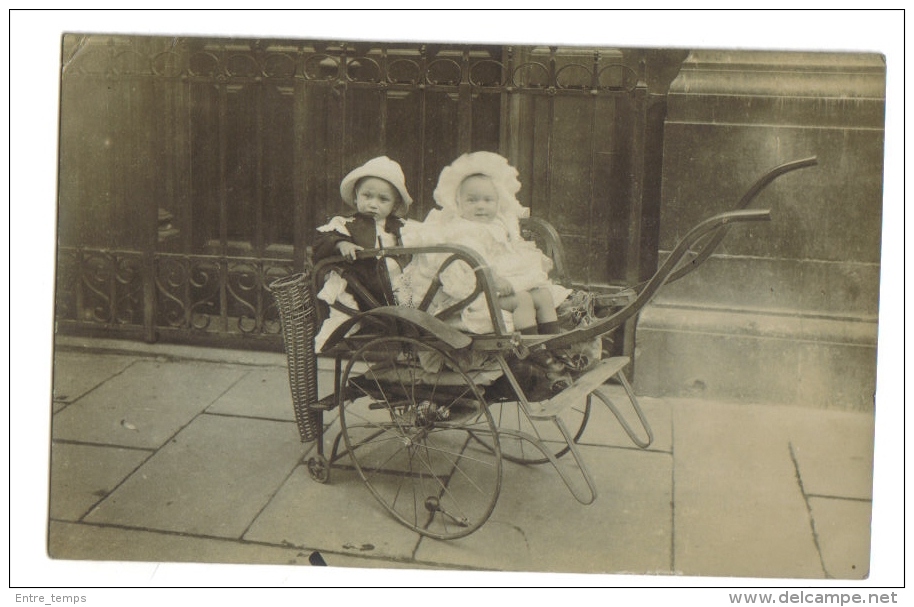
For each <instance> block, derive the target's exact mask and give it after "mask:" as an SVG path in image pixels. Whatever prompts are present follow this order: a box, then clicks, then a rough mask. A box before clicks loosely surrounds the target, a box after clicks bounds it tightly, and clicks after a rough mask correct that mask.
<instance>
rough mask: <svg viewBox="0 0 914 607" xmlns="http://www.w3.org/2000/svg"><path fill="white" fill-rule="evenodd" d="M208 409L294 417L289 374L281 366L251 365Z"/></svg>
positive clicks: (256, 415)
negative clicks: (256, 366)
mask: <svg viewBox="0 0 914 607" xmlns="http://www.w3.org/2000/svg"><path fill="white" fill-rule="evenodd" d="M206 410H207V412H209V413H222V414H227V415H241V416H246V417H259V418H263V419H279V420H285V421H295V410H294V409H293V407H292V392H291V390H290V389H289V374H288V372H287V371H286V370H285V369H281V368H267V369H256V368H255V369H251V370H249V371H248V372H247V373H246V374H245V375H244V377H242V378H241V379H239V380H238V382H236V383H235V384H234V385H232V387H231V388H229V389H228V390H227V391H226V392H225V393H224V394H222V395H221V396H219V398H217V399H216V401H215V402H214V403H213V404H211V405H210V406H209V407H207V409H206Z"/></svg>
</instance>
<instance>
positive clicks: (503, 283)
mask: <svg viewBox="0 0 914 607" xmlns="http://www.w3.org/2000/svg"><path fill="white" fill-rule="evenodd" d="M495 294H496V295H498V296H499V297H507V296H508V295H513V294H514V287H512V286H511V283H510V282H508V281H507V280H505V279H504V278H499V277H498V276H496V277H495Z"/></svg>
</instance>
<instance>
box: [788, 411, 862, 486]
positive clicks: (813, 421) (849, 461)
mask: <svg viewBox="0 0 914 607" xmlns="http://www.w3.org/2000/svg"><path fill="white" fill-rule="evenodd" d="M789 416H790V420H791V421H790V425H789V432H790V442H791V446H792V448H793V453H794V457H795V458H796V460H797V467H798V468H799V471H800V478H801V479H802V481H803V490H804V491H805V492H806V494H807V495H809V496H824V497H846V498H855V499H863V500H869V499H871V498H872V496H873V446H874V445H873V442H874V440H873V439H874V436H875V423H874V422H875V420H874V417H873V416H872V415H871V414H868V413H844V412H840V411H820V410H815V409H812V410H798V411H793V412H790V413H789Z"/></svg>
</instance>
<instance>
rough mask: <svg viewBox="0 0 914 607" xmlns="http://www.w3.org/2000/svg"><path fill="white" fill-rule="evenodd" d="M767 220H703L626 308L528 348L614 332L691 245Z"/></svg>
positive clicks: (743, 215) (753, 216)
mask: <svg viewBox="0 0 914 607" xmlns="http://www.w3.org/2000/svg"><path fill="white" fill-rule="evenodd" d="M770 219H771V212H770V211H769V210H767V209H765V210H742V211H729V212H727V213H721V214H719V215H715V216H713V217H710V218H708V219H705V220H704V221H702V222H701V223H699V224H698V225H696V226H695V227H693V228H692V229H691V230H689V232H688V233H687V234H686V235H685V236H684V237H683V238H682V240H680V241H679V244H678V245H676V248H675V249H673V252H672V253H670V256H669V257H668V258H667V260H666V261H665V262H664V263H663V265H662V266H660V269H658V270H657V272H655V273H654V275H653V276H652V277H651V279H650V280H649V281H648V282H647V284H646V285H645V286H644V288H643V289H642V290H641V292H639V293H638V296H637V297H635V299H633V300H632V301H631V302H630V303H629V304H628V305H626V306H625V307H624V308H622V309H621V310H619V311H617V312H616V313H615V314H612V315H610V316H607V317H606V318H601V319H600V320H598V321H596V322H594V323H592V324H590V325H587V326H584V327H579V328H577V329H573V330H571V331H568V332H566V333H562V334H560V335H557V336H556V337H552V338H549V339H546V340H544V341H542V342H539V343H538V344H536V346H535V347H531V350H536V349H557V348H566V347H568V346H570V345H571V344H574V343H580V342H584V341H588V340H591V339H593V338H595V337H599V336H600V335H604V334H606V333H609V332H610V331H613V330H614V329H616V328H617V327H619V326H621V325H622V324H623V323H624V322H626V321H627V320H628V319H630V318H632V317H633V316H635V315H636V314H638V313H639V312H640V311H641V308H643V307H644V306H646V305H647V304H648V303H649V302H650V301H651V300H652V299H653V298H654V296H655V295H656V294H657V291H658V290H659V289H660V287H662V286H663V285H664V284H666V283H667V282H669V280H670V277H671V276H672V274H673V270H674V269H675V268H676V266H677V265H678V264H679V261H680V260H681V259H682V257H683V256H684V255H685V254H686V253H687V252H688V250H689V247H691V246H692V245H694V244H695V243H696V242H697V241H698V240H700V239H701V238H703V237H705V236H707V235H708V234H712V233H714V232H715V231H723V230H725V229H726V228H727V227H728V226H729V225H730V224H731V223H734V222H743V221H768V220H770Z"/></svg>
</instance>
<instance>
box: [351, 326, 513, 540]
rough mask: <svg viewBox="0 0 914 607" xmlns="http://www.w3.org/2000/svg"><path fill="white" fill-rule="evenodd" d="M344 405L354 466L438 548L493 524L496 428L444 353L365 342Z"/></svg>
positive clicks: (397, 342)
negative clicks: (442, 542)
mask: <svg viewBox="0 0 914 607" xmlns="http://www.w3.org/2000/svg"><path fill="white" fill-rule="evenodd" d="M340 403H341V405H340V426H341V432H342V436H343V440H344V442H345V445H346V450H347V452H348V454H349V456H350V458H351V459H352V463H353V465H354V466H355V468H356V470H357V471H358V473H359V476H361V478H362V480H363V481H364V482H365V484H366V486H367V487H368V489H369V490H370V491H371V493H372V494H373V495H374V496H375V498H377V500H378V502H380V503H381V505H382V506H384V508H385V509H386V510H387V511H388V512H389V513H390V514H391V515H393V516H394V518H396V519H397V520H398V521H400V522H401V523H402V524H403V525H405V526H407V527H409V528H410V529H413V530H415V531H417V532H418V533H421V534H422V535H426V536H429V537H433V538H438V539H452V538H458V537H463V536H466V535H469V534H470V533H472V532H473V531H475V530H477V529H478V528H479V527H480V526H482V524H483V523H485V521H486V520H488V518H489V516H490V515H491V513H492V510H493V509H494V508H495V503H496V501H497V499H498V493H499V491H500V489H501V472H502V465H501V450H500V448H499V445H498V439H497V429H496V426H495V422H494V420H493V419H492V415H491V413H490V412H489V410H488V408H487V407H486V402H485V400H484V399H483V397H482V394H481V392H480V390H479V389H478V387H477V386H476V385H475V384H474V383H473V381H472V380H471V379H470V378H469V377H468V376H467V375H466V373H464V372H463V371H461V370H460V369H459V367H458V365H457V364H456V363H455V362H454V360H453V358H451V356H450V355H449V354H448V353H447V351H446V350H445V349H443V348H440V347H438V346H435V345H432V344H427V343H424V342H422V341H419V340H417V339H413V338H411V337H406V336H402V335H394V336H386V337H379V338H377V339H374V340H372V341H370V342H368V343H366V344H365V345H364V346H362V347H361V348H359V349H358V350H357V351H356V352H355V353H354V354H353V356H352V358H351V359H350V361H349V362H348V364H347V365H346V368H345V370H344V372H343V375H342V380H341V394H340ZM474 437H484V440H485V442H486V444H487V446H485V445H483V444H481V443H480V442H479V441H477V440H474Z"/></svg>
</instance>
